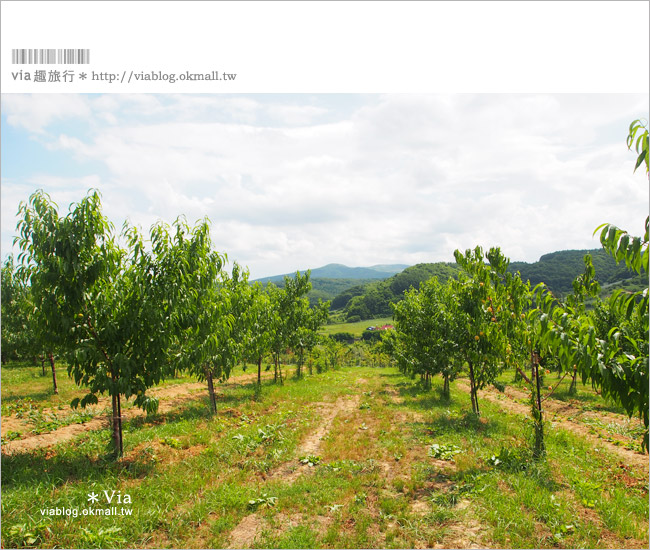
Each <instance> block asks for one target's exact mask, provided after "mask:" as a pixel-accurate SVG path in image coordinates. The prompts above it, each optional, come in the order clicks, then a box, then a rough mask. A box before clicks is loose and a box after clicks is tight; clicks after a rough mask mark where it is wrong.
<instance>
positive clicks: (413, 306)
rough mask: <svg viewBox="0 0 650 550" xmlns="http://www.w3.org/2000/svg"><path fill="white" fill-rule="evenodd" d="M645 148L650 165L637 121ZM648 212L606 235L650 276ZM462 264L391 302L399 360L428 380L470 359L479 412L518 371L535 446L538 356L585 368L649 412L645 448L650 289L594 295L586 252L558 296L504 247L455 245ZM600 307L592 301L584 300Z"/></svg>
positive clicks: (642, 138)
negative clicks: (502, 380) (638, 230)
mask: <svg viewBox="0 0 650 550" xmlns="http://www.w3.org/2000/svg"><path fill="white" fill-rule="evenodd" d="M632 146H634V147H635V148H636V152H637V154H638V157H637V163H636V167H635V170H636V169H637V168H638V167H639V166H640V165H641V164H642V163H643V162H644V161H645V164H646V172H647V171H648V128H647V125H644V124H642V123H641V122H640V121H638V120H637V121H634V122H633V123H632V125H631V126H630V134H629V137H628V147H630V148H631V147H632ZM648 228H649V219H648V218H646V222H645V235H644V236H643V237H634V236H632V235H630V234H629V233H627V232H626V231H624V230H621V229H619V228H617V227H614V226H612V225H609V224H605V225H603V226H601V227H599V228H597V230H596V232H598V231H600V240H601V243H602V245H603V247H604V249H605V250H607V251H608V252H609V253H610V254H611V255H612V256H613V257H614V258H615V259H616V261H622V262H625V264H626V266H627V267H628V268H629V269H631V270H634V271H635V272H636V273H639V274H641V273H645V276H646V277H647V274H648V254H649V253H648V242H649V235H648ZM455 257H456V262H457V264H458V265H459V266H460V267H461V268H462V273H461V275H460V277H459V278H458V280H454V279H449V280H447V281H446V283H445V284H441V283H439V282H438V281H437V280H435V279H433V280H430V281H428V282H426V283H424V284H422V285H421V286H420V289H419V290H411V291H409V292H408V293H407V294H406V297H405V299H404V301H402V302H401V303H398V304H396V305H395V306H394V319H395V325H396V331H395V332H394V333H393V334H392V335H390V336H389V338H388V339H387V344H388V346H389V348H390V350H391V352H392V353H393V355H394V357H395V358H396V359H397V361H398V364H399V365H400V367H401V368H402V369H403V370H405V371H406V372H409V373H411V374H414V375H415V374H420V375H421V376H422V377H423V378H424V379H425V380H428V379H429V377H431V376H434V375H436V374H441V375H442V376H443V377H444V380H445V385H444V388H445V392H446V393H447V394H448V391H449V381H450V380H452V379H453V378H454V377H455V376H456V375H457V374H458V373H459V371H460V370H461V369H462V368H465V366H466V367H467V369H468V371H469V379H470V393H471V402H472V410H473V411H474V412H475V413H476V414H479V405H478V390H480V389H482V388H484V387H485V386H486V385H487V384H490V383H494V382H495V381H496V379H497V377H498V376H499V374H500V373H501V372H503V371H504V370H505V369H507V368H513V369H515V370H516V372H517V375H518V376H519V377H521V378H522V379H524V380H525V381H526V382H527V383H528V384H529V386H530V390H531V410H532V416H533V420H534V424H535V447H534V451H535V454H537V455H540V454H542V453H543V450H544V443H543V423H542V401H543V399H542V396H541V386H542V384H541V373H540V364H546V365H550V364H553V365H554V367H555V368H556V369H557V370H559V371H560V372H565V373H566V374H571V375H572V377H573V384H572V386H573V388H575V381H576V378H577V376H578V375H580V376H581V378H582V381H583V383H587V382H591V384H592V385H593V386H594V387H595V388H597V389H599V390H600V391H601V392H602V394H603V395H604V396H606V397H609V398H611V399H612V400H613V401H614V402H616V403H618V404H620V405H621V406H623V408H624V409H625V410H626V412H627V413H628V415H629V416H633V415H639V416H641V417H642V419H643V421H644V423H645V427H646V432H645V435H644V439H643V446H644V447H645V448H646V449H647V447H648V406H649V404H648V387H649V380H648V347H649V344H648V289H647V287H646V288H645V289H644V290H643V291H641V292H636V293H630V292H625V291H618V292H615V293H614V294H613V295H611V296H610V297H608V298H607V299H605V300H599V299H597V298H596V296H597V294H598V291H599V285H598V283H597V281H596V280H595V270H594V267H593V264H592V261H591V258H590V256H589V255H587V256H585V259H584V261H585V270H584V273H583V274H582V275H581V276H579V277H578V278H577V279H576V280H575V281H574V283H573V293H572V294H571V295H569V296H568V297H567V298H566V299H565V300H563V301H561V300H559V299H557V298H556V297H555V296H554V295H553V293H552V292H551V291H550V290H549V289H548V287H547V286H546V285H545V284H544V283H540V284H538V285H537V286H536V287H535V288H534V289H531V287H530V284H529V283H528V282H526V283H525V282H523V281H522V279H521V277H520V276H519V274H518V273H516V274H514V275H513V274H511V273H509V272H508V271H507V267H508V263H509V262H508V260H507V258H505V257H504V256H503V254H502V253H501V251H500V250H499V249H498V248H492V249H490V250H489V251H488V252H487V253H486V254H484V253H483V250H482V249H481V248H480V247H477V248H475V249H474V250H467V251H466V252H465V253H464V254H463V253H461V252H460V251H458V250H457V251H456V252H455ZM588 300H589V301H590V302H591V305H592V306H593V308H590V309H588V308H587V307H586V303H587V301H588ZM524 365H526V366H529V367H530V371H529V374H527V373H526V371H528V369H527V368H526V369H524V368H523V366H524Z"/></svg>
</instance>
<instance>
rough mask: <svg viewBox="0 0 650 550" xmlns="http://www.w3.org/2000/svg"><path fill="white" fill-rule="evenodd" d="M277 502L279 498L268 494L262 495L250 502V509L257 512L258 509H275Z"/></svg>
mask: <svg viewBox="0 0 650 550" xmlns="http://www.w3.org/2000/svg"><path fill="white" fill-rule="evenodd" d="M277 501H278V497H270V496H269V495H267V494H266V493H262V496H260V497H257V498H252V499H251V500H249V501H248V507H249V508H250V509H252V510H257V509H258V508H273V507H274V506H275V504H276V502H277Z"/></svg>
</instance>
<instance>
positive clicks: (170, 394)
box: [2, 372, 257, 455]
mask: <svg viewBox="0 0 650 550" xmlns="http://www.w3.org/2000/svg"><path fill="white" fill-rule="evenodd" d="M256 379H257V373H256V372H255V373H246V374H242V375H239V376H234V377H232V378H230V379H229V380H228V382H226V383H224V384H217V385H216V387H215V390H216V391H217V393H218V392H219V388H220V387H229V386H230V387H232V386H237V385H242V384H247V383H250V382H252V381H254V380H256ZM207 391H208V390H207V386H206V385H205V384H204V383H200V382H188V383H184V384H174V385H170V386H164V387H161V388H154V389H152V390H151V391H150V392H149V394H150V395H151V396H152V397H157V398H158V399H159V400H160V405H159V408H158V412H159V413H166V412H169V411H171V410H172V409H174V408H176V407H178V406H179V405H182V404H183V403H185V402H187V401H192V400H195V399H199V398H201V397H203V396H204V395H207ZM110 405H111V403H110V398H108V397H103V398H100V399H99V403H98V404H97V405H96V406H95V407H96V408H98V409H99V410H102V409H110ZM62 412H63V411H60V410H58V409H47V408H45V409H43V413H55V414H59V415H60V414H61V413H62ZM109 414H110V413H109ZM145 415H146V413H145V412H144V411H142V410H141V409H138V408H136V407H129V408H126V407H123V409H122V418H124V419H127V420H128V419H131V418H136V417H138V416H145ZM108 426H109V417H108V415H105V416H104V415H103V416H97V417H95V418H93V419H92V420H89V421H87V422H84V423H83V424H70V425H68V426H64V427H61V428H59V429H57V430H54V431H52V432H48V433H43V434H39V435H28V436H27V437H25V438H23V439H17V440H14V441H9V442H7V443H5V444H4V445H3V446H2V453H3V454H7V455H8V454H15V453H22V452H27V451H31V450H33V449H39V448H42V447H50V446H52V445H56V444H58V443H61V442H63V441H67V440H69V439H72V438H74V437H76V436H78V435H79V434H82V433H84V432H88V431H91V430H100V429H104V428H108ZM30 427H31V426H30V424H29V423H28V422H27V421H26V420H24V419H20V418H15V417H3V418H2V435H3V436H5V434H6V433H7V432H9V431H20V432H25V431H28V430H29V429H30Z"/></svg>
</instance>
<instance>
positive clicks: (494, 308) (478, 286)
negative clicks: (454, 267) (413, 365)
mask: <svg viewBox="0 0 650 550" xmlns="http://www.w3.org/2000/svg"><path fill="white" fill-rule="evenodd" d="M454 256H455V258H456V262H457V263H458V265H459V266H460V267H461V268H462V269H463V272H462V273H461V276H460V277H459V279H458V280H457V281H456V280H450V281H451V282H450V284H451V285H452V289H453V292H454V295H455V296H456V299H455V301H454V302H453V305H454V307H455V310H454V312H453V315H454V317H456V323H455V325H454V327H455V334H454V342H455V344H456V347H455V350H456V354H457V357H458V360H460V361H463V362H466V363H467V365H468V367H469V380H470V397H471V401H472V411H473V412H474V413H475V414H477V415H478V414H480V410H479V406H478V390H480V389H483V388H484V387H485V386H486V385H487V384H491V383H492V382H494V381H495V380H496V378H497V376H498V375H499V374H500V373H501V372H502V371H503V370H504V369H505V368H506V366H507V362H506V361H505V358H506V357H507V354H508V337H509V333H510V332H511V329H512V327H513V326H514V324H513V323H514V322H515V319H513V317H512V313H514V310H511V309H510V305H513V297H512V295H511V294H510V293H509V292H508V291H509V287H511V286H512V284H513V280H514V278H515V277H514V276H513V275H512V274H511V273H508V272H507V271H506V269H507V267H508V263H509V261H508V259H507V258H506V257H505V256H504V255H503V254H502V252H501V250H500V249H499V248H491V249H490V250H489V251H488V252H487V253H485V255H484V254H483V250H482V248H481V247H480V246H477V247H476V248H475V249H474V250H469V249H468V250H466V251H465V253H464V254H463V253H461V252H460V251H459V250H456V251H455V252H454ZM485 260H487V262H486V261H485ZM513 307H514V306H513ZM517 311H520V310H519V309H517ZM519 315H520V316H521V314H519Z"/></svg>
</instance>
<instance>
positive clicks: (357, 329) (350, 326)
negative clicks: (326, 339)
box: [321, 317, 393, 338]
mask: <svg viewBox="0 0 650 550" xmlns="http://www.w3.org/2000/svg"><path fill="white" fill-rule="evenodd" d="M392 323H393V318H392V317H382V318H380V319H368V320H366V321H358V322H356V323H337V324H333V325H325V326H324V327H323V328H322V330H321V332H322V333H323V334H327V335H330V334H336V333H337V332H349V333H351V334H354V336H356V337H357V338H359V337H360V336H361V335H362V334H363V331H364V330H366V329H367V328H368V327H373V326H381V325H389V324H392Z"/></svg>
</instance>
